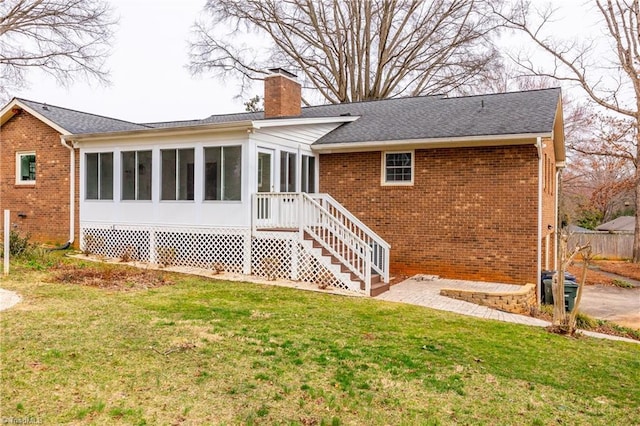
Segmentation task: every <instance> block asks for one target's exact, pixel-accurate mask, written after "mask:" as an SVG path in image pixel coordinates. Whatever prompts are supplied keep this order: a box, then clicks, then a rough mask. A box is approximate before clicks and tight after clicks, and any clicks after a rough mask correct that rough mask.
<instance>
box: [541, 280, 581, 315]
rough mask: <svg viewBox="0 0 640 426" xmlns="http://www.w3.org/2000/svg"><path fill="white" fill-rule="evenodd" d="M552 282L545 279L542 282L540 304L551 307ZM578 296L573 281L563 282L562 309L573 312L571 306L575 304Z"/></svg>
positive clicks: (576, 286)
mask: <svg viewBox="0 0 640 426" xmlns="http://www.w3.org/2000/svg"><path fill="white" fill-rule="evenodd" d="M552 283H553V280H552V279H546V280H544V281H543V282H542V285H543V298H542V299H541V300H542V303H544V304H545V305H553V288H552V287H553V284H552ZM577 295H578V284H576V282H575V281H571V280H567V279H565V281H564V309H565V311H567V312H571V311H572V310H573V306H574V305H575V303H576V296H577Z"/></svg>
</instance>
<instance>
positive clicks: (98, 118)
mask: <svg viewBox="0 0 640 426" xmlns="http://www.w3.org/2000/svg"><path fill="white" fill-rule="evenodd" d="M16 99H17V100H18V101H20V102H21V103H23V104H24V105H26V106H28V107H29V108H31V109H33V110H34V111H36V112H37V113H38V114H41V115H42V116H44V117H45V118H47V119H48V120H50V121H52V122H54V123H56V124H57V125H58V126H60V127H62V128H63V129H65V130H66V131H68V132H70V133H71V134H80V133H111V132H122V131H128V130H141V129H148V128H149V126H146V125H144V124H136V123H131V122H129V121H124V120H118V119H116V118H109V117H104V116H102V115H96V114H90V113H87V112H82V111H76V110H73V109H68V108H62V107H58V106H54V105H47V104H43V103H40V102H35V101H30V100H28V99H20V98H16Z"/></svg>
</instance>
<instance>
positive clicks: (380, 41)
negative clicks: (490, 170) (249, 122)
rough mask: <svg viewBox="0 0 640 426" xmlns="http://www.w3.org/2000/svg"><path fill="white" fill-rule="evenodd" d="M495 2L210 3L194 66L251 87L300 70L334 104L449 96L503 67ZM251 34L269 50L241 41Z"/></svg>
mask: <svg viewBox="0 0 640 426" xmlns="http://www.w3.org/2000/svg"><path fill="white" fill-rule="evenodd" d="M493 3H495V4H496V5H497V4H500V3H502V2H500V1H497V0H432V1H424V0H208V1H207V3H206V6H205V8H204V12H205V18H204V19H202V20H200V21H199V22H197V23H196V24H195V28H194V39H193V41H192V43H191V53H190V65H189V67H190V69H191V71H192V72H193V73H205V72H213V74H214V75H216V76H217V77H223V78H224V77H229V76H234V77H239V78H240V79H241V81H242V88H243V90H244V89H245V88H246V86H247V85H248V84H249V83H250V82H251V81H252V80H257V79H261V78H263V77H264V70H266V69H267V68H272V67H273V66H280V67H285V68H286V67H288V68H290V69H295V70H300V71H301V73H302V74H303V75H302V76H301V77H303V80H304V85H305V88H308V89H313V90H315V91H317V92H319V93H320V94H321V96H322V98H324V99H325V100H326V101H328V102H331V103H342V102H352V101H361V100H369V99H383V98H389V97H395V96H415V95H423V94H433V93H443V92H448V91H451V90H455V89H456V88H458V87H461V86H463V85H468V84H472V83H473V82H474V79H477V78H479V77H480V76H481V75H482V74H483V73H486V72H487V69H489V68H490V67H491V66H492V65H494V64H495V63H496V62H497V61H498V60H499V55H498V54H497V51H496V49H495V48H494V46H493V43H492V41H491V39H490V35H491V34H492V32H493V30H495V29H496V25H495V20H496V19H495V16H494V15H492V14H491V13H489V12H490V10H491V8H492V6H494V5H493ZM249 33H253V35H254V36H255V35H256V34H257V35H258V36H259V37H258V40H260V41H263V42H265V43H267V49H266V50H265V49H259V48H255V47H253V46H251V45H249V44H247V43H243V42H242V41H243V40H247V37H246V35H247V34H249ZM254 40H255V37H254ZM261 47H262V46H261ZM264 52H267V53H266V54H265V53H264Z"/></svg>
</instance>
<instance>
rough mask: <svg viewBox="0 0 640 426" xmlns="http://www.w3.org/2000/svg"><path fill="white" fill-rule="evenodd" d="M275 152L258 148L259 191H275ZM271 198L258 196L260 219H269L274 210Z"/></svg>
mask: <svg viewBox="0 0 640 426" xmlns="http://www.w3.org/2000/svg"><path fill="white" fill-rule="evenodd" d="M274 157H275V155H274V152H273V150H271V149H266V148H258V173H257V175H258V193H260V192H273V191H274V182H273V181H274V175H273V173H274V165H273V162H274ZM271 201H272V200H271V198H258V206H257V207H258V219H259V220H265V221H268V220H269V219H270V218H271V215H272V212H273V206H272V204H273V203H272V202H271Z"/></svg>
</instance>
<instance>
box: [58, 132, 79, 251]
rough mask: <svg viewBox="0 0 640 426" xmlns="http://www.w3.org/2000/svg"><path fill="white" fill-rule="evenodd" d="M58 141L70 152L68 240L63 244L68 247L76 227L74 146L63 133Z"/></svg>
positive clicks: (73, 238)
mask: <svg viewBox="0 0 640 426" xmlns="http://www.w3.org/2000/svg"><path fill="white" fill-rule="evenodd" d="M60 143H61V144H62V146H64V147H65V148H67V149H68V150H69V153H70V157H71V158H70V162H69V164H70V170H69V241H67V243H66V244H65V245H64V248H69V246H71V244H73V242H74V241H75V227H76V209H75V203H76V155H75V153H76V152H75V148H74V147H73V146H72V145H69V144H68V143H67V141H66V139H65V135H60Z"/></svg>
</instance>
